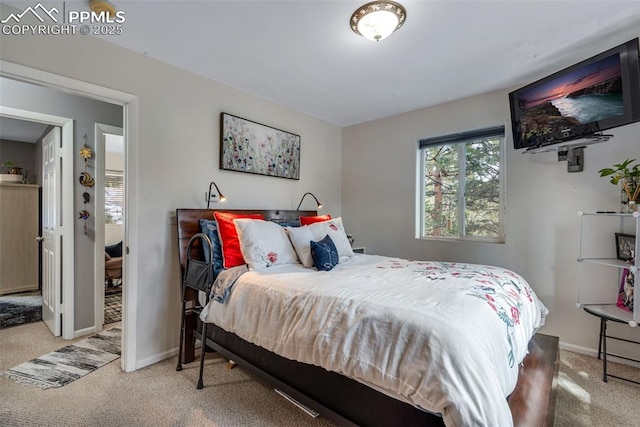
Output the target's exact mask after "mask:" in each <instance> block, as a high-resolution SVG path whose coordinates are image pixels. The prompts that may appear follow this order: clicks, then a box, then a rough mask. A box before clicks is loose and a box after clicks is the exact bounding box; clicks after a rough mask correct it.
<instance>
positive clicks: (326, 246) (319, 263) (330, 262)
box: [310, 234, 339, 271]
mask: <svg viewBox="0 0 640 427" xmlns="http://www.w3.org/2000/svg"><path fill="white" fill-rule="evenodd" d="M310 246H311V257H312V258H313V264H314V265H315V266H316V268H317V269H318V271H329V270H332V269H333V267H335V266H336V265H338V259H339V257H338V251H337V250H336V245H334V244H333V240H331V237H329V235H328V234H327V235H326V236H325V237H324V239H322V240H320V241H319V242H314V241H311V242H310Z"/></svg>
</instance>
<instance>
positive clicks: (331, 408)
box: [177, 209, 559, 427]
mask: <svg viewBox="0 0 640 427" xmlns="http://www.w3.org/2000/svg"><path fill="white" fill-rule="evenodd" d="M218 211H221V212H234V213H261V214H263V215H264V217H265V219H266V220H271V221H275V222H291V221H295V220H297V219H298V217H299V216H301V215H304V216H309V215H316V214H317V213H316V211H291V210H229V209H219V210H218ZM213 212H214V211H213V210H207V209H178V210H177V225H178V247H179V249H180V266H181V271H182V273H184V268H185V263H186V249H187V245H188V244H189V240H190V239H191V237H192V236H193V235H194V234H196V233H198V232H200V227H199V223H198V221H199V220H200V219H212V218H213ZM195 250H196V252H197V251H198V249H197V248H195ZM192 256H193V252H192ZM181 277H182V276H181ZM188 290H189V289H188ZM191 291H193V290H191ZM187 299H188V300H189V301H192V302H193V305H196V304H197V303H196V301H197V295H196V293H195V292H191V293H189V292H188V293H187ZM186 319H187V321H186V324H185V340H184V341H185V342H184V347H183V348H182V349H181V351H183V355H184V357H183V360H184V361H185V362H192V361H194V360H195V341H196V338H197V339H201V333H200V332H199V331H201V330H202V328H201V324H200V323H201V322H200V320H199V319H198V316H197V313H196V312H195V311H192V312H189V311H188V312H187V315H186ZM205 342H206V346H207V347H208V348H210V349H212V350H215V351H217V352H218V353H220V354H221V355H223V356H224V357H225V358H228V359H230V360H233V361H234V362H235V363H237V364H238V365H240V366H242V367H244V368H246V369H248V370H249V371H251V372H253V373H254V374H256V375H258V376H259V377H261V378H262V379H264V380H266V381H267V382H269V383H271V384H272V385H273V386H274V387H275V388H276V389H277V390H279V391H280V392H283V393H285V394H286V395H288V397H290V398H292V399H293V400H294V401H297V403H299V404H302V405H303V406H304V407H306V409H307V410H311V412H315V413H317V414H319V415H321V416H323V417H325V418H327V419H330V420H332V421H334V422H335V423H337V424H338V425H341V426H374V425H380V426H392V425H421V426H443V425H444V423H443V420H442V418H441V417H440V416H437V415H433V414H430V413H428V412H425V411H422V410H420V409H418V408H415V407H414V406H411V405H409V404H407V403H405V402H401V401H399V400H396V399H393V398H391V397H389V396H387V395H385V394H383V393H381V392H378V391H376V390H373V389H372V388H369V387H367V386H365V385H363V384H361V383H359V382H357V381H355V380H352V379H350V378H347V377H345V376H342V375H340V374H337V373H335V372H329V371H327V370H325V369H324V368H321V367H318V366H313V365H309V364H305V363H300V362H296V361H293V360H289V359H286V358H284V357H281V356H278V355H277V354H275V353H273V352H270V351H268V350H265V349H264V348H262V347H259V346H256V345H254V344H252V343H250V342H247V341H245V340H243V339H242V338H240V337H238V336H237V335H235V334H232V333H229V332H227V331H225V330H223V329H222V328H220V327H218V326H217V325H214V324H210V325H209V327H208V328H207V336H206V339H205ZM558 358H559V350H558V338H557V337H553V336H549V335H543V334H536V335H535V336H534V338H533V339H532V340H531V342H530V343H529V354H528V355H527V357H526V358H525V359H524V361H523V366H521V368H520V372H519V376H518V383H517V386H516V389H515V390H514V392H513V393H512V394H511V395H510V396H509V398H508V399H507V400H508V402H509V406H510V408H511V413H512V414H513V419H514V425H515V426H525V425H526V426H549V427H550V426H553V419H554V413H555V400H556V385H557V377H558V366H559V363H558V362H559V360H558Z"/></svg>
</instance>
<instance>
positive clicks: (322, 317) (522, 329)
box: [178, 209, 557, 426]
mask: <svg viewBox="0 0 640 427" xmlns="http://www.w3.org/2000/svg"><path fill="white" fill-rule="evenodd" d="M225 212H228V211H225ZM234 212H241V213H245V214H246V213H261V214H263V215H264V217H265V219H266V220H268V221H275V222H285V223H287V222H291V221H293V220H295V219H297V217H298V216H301V215H303V216H304V215H315V212H314V211H303V212H300V211H234ZM212 215H213V212H212V211H207V210H181V209H179V210H178V233H179V235H178V237H179V241H180V242H181V243H180V247H181V251H180V252H181V257H182V255H183V252H184V250H183V248H184V247H185V242H186V241H187V239H188V238H190V236H192V235H193V234H195V233H196V232H198V231H199V227H198V226H194V223H196V224H197V222H198V220H199V219H202V218H211V217H212ZM301 258H302V257H301ZM181 263H182V265H183V266H184V259H181ZM362 278H366V280H364V281H363V280H362ZM426 288H431V290H429V291H428V292H427V291H426V290H425V289H426ZM456 288H457V290H456V291H455V292H454V291H453V290H455V289H456ZM502 288H504V289H502ZM501 289H502V290H503V291H504V292H502V291H501ZM456 301H457V302H456ZM318 307H321V308H322V309H321V310H315V308H318ZM451 307H457V308H455V309H454V310H453V311H451ZM311 308H314V309H313V310H312V309H311ZM476 313H483V314H482V315H479V314H477V315H476ZM283 314H285V315H283ZM545 314H546V309H545V308H544V306H542V304H540V303H539V301H538V300H537V298H536V296H535V294H533V292H532V291H531V290H530V288H529V287H528V285H527V284H526V282H524V281H523V279H522V278H521V277H520V276H518V275H517V274H515V273H513V272H510V271H508V270H504V269H499V268H496V267H490V266H477V265H469V264H452V263H438V262H426V261H408V260H401V259H397V258H388V257H378V256H368V255H354V256H352V257H348V258H341V261H340V262H339V263H338V265H337V266H336V267H335V268H334V269H332V270H331V271H328V272H318V271H315V270H312V269H308V268H305V267H303V266H302V265H299V264H284V265H274V266H273V268H269V269H258V270H256V271H249V272H246V273H244V274H241V275H240V276H239V278H238V279H237V281H236V282H235V284H234V286H233V292H232V293H231V294H230V296H229V298H228V300H227V301H225V303H224V304H221V303H219V302H216V301H212V302H210V303H209V304H208V305H207V307H205V308H204V310H203V311H202V313H201V316H200V317H201V318H202V319H204V320H205V321H206V322H207V324H209V328H208V329H209V331H210V333H207V337H206V343H207V346H208V347H210V348H212V349H214V350H216V351H218V352H220V353H221V354H223V355H224V356H225V357H228V358H230V359H233V360H234V361H235V362H237V363H239V364H240V365H244V366H246V367H247V368H248V369H250V370H252V371H253V372H255V373H257V374H258V375H260V376H262V377H263V378H266V379H267V380H269V381H271V382H272V383H273V384H274V386H275V387H276V388H277V389H279V390H282V391H283V392H285V393H286V394H288V395H290V396H291V397H293V398H294V399H296V400H297V401H298V402H300V403H302V404H303V405H305V406H307V407H309V408H311V409H313V410H314V411H316V412H318V413H320V414H322V415H323V416H325V417H327V418H329V419H332V420H333V421H336V422H337V423H338V424H340V425H448V426H449V425H509V424H510V421H511V419H513V420H516V415H515V412H517V410H518V409H517V408H515V412H514V405H512V404H511V403H512V402H515V401H517V400H520V401H521V402H522V403H523V404H524V406H527V407H530V406H531V405H538V408H537V412H539V417H538V418H542V419H543V420H545V421H546V422H548V421H549V420H550V417H551V419H552V416H553V414H552V413H553V400H554V398H555V395H554V378H555V377H556V374H557V339H555V340H554V339H553V338H554V337H548V338H547V337H545V336H542V335H540V334H538V335H536V337H535V339H534V340H531V342H530V338H531V337H532V336H533V334H534V332H535V331H536V330H537V329H538V328H539V327H540V326H541V325H542V323H543V321H544V316H545ZM398 319H400V321H398ZM196 322H197V319H192V321H191V322H190V329H191V330H193V334H192V336H196V335H197V330H198V328H197V326H196ZM300 325H303V327H301V326H300ZM341 326H344V327H341ZM187 335H188V334H187ZM187 341H193V339H190V340H187ZM554 347H555V351H554ZM372 348H374V349H375V350H376V351H371V349H372ZM527 350H528V351H529V353H530V354H529V356H527ZM190 351H191V350H190V349H189V352H190ZM532 355H533V356H532ZM525 356H527V358H529V359H532V360H533V359H534V358H535V357H538V358H539V359H540V361H542V362H545V361H546V363H542V365H543V366H544V367H545V369H546V370H545V372H546V377H545V378H546V380H545V381H542V382H543V383H544V384H546V385H542V386H540V387H542V388H543V389H544V388H545V387H547V388H548V391H547V393H546V394H544V396H545V397H543V398H542V399H541V400H542V403H541V404H538V403H533V401H532V400H531V398H532V397H533V396H528V395H527V394H533V393H531V387H532V385H531V384H530V383H529V384H528V385H529V388H528V389H527V390H519V387H516V385H518V386H520V385H522V383H523V382H524V383H526V382H527V380H526V379H525V380H523V378H522V374H523V371H524V369H520V370H519V369H518V365H519V364H520V362H521V361H522V360H523V359H524V358H525ZM536 363H537V362H534V363H531V364H532V365H536ZM527 364H528V363H527V360H525V366H527ZM536 366H537V365H536ZM532 370H533V369H532ZM540 378H541V377H540V376H539V375H538V379H540ZM538 382H540V381H538ZM526 385H527V384H525V386H526ZM540 387H538V388H540ZM525 388H527V387H525ZM507 396H509V400H508V401H507V399H506V397H507ZM545 400H546V401H545ZM521 406H522V405H521ZM365 408H366V409H365ZM534 412H536V411H535V410H534ZM540 414H541V416H540ZM550 414H551V415H550ZM515 423H516V424H518V422H517V421H515Z"/></svg>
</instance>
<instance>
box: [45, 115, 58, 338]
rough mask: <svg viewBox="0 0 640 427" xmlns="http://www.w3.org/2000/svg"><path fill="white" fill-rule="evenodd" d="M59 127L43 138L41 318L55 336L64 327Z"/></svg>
mask: <svg viewBox="0 0 640 427" xmlns="http://www.w3.org/2000/svg"><path fill="white" fill-rule="evenodd" d="M60 150H61V148H60V128H59V127H55V128H53V129H52V130H51V131H50V132H49V133H48V134H47V135H46V136H45V137H44V139H43V140H42V237H41V238H42V320H44V322H45V323H46V324H47V326H48V327H49V329H50V330H51V332H52V333H53V335H54V336H56V337H59V336H60V335H61V329H62V283H61V280H60V274H59V273H60V271H61V265H60V256H61V253H60V252H61V248H60V247H59V243H60V242H61V240H62V239H61V237H62V230H61V227H60V220H61V217H60V212H59V210H58V209H59V206H61V203H60V200H59V198H60V183H59V176H60V170H59V168H60V167H61V164H60V163H61V160H62V159H61V157H60Z"/></svg>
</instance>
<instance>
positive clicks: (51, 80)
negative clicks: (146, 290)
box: [0, 59, 138, 372]
mask: <svg viewBox="0 0 640 427" xmlns="http://www.w3.org/2000/svg"><path fill="white" fill-rule="evenodd" d="M0 77H6V78H10V79H14V80H17V81H22V82H29V83H34V84H37V85H39V86H41V87H47V88H54V89H58V90H62V91H64V92H65V93H69V94H74V95H78V96H81V97H86V98H87V99H93V100H100V101H104V102H109V103H112V104H115V105H119V106H121V107H122V116H123V119H124V126H123V127H124V134H125V141H126V147H127V151H126V153H125V156H126V158H127V162H126V164H127V165H129V166H125V167H126V168H128V169H127V170H126V173H127V177H128V180H127V181H128V182H133V183H135V182H137V170H136V168H135V167H134V166H131V165H136V164H137V162H138V153H137V150H136V149H135V147H136V146H137V123H138V98H137V97H136V96H134V95H131V94H127V93H125V92H121V91H118V90H114V89H109V88H105V87H102V86H98V85H95V84H92V83H87V82H83V81H79V80H75V79H71V78H68V77H64V76H60V75H56V74H52V73H49V72H45V71H41V70H36V69H34V68H30V67H26V66H23V65H19V64H15V63H11V62H8V61H5V60H1V59H0ZM0 110H2V106H0ZM0 112H2V111H0ZM65 127H66V124H65V125H64V126H63V140H64V134H65ZM70 129H71V130H73V122H71V123H70ZM72 156H73V152H71V154H70V157H69V158H73V157H72ZM65 173H70V175H69V180H70V181H69V182H73V181H74V179H73V176H72V174H73V168H66V169H65ZM125 186H126V189H127V199H129V200H136V196H137V187H136V186H129V185H127V184H125ZM65 194H66V196H67V197H69V198H72V197H73V194H72V192H66V193H63V197H65ZM64 205H65V206H73V200H72V199H70V203H69V204H64ZM127 206H128V208H127V218H128V219H127V221H129V222H131V221H133V222H135V221H136V218H137V211H138V210H137V207H136V206H135V204H133V205H132V204H131V203H127ZM63 215H69V216H70V218H71V219H72V220H73V219H75V218H74V215H75V212H74V210H73V209H69V208H67V209H65V210H64V211H63ZM65 243H66V244H71V245H73V239H65ZM137 243H138V235H137V233H136V232H135V230H130V229H129V227H127V229H126V230H125V246H130V245H133V246H134V247H136V245H137ZM70 253H73V251H71V252H70ZM126 258H127V261H129V262H127V263H126V264H125V265H126V266H125V267H124V269H123V279H124V281H125V283H127V284H128V286H127V287H126V288H125V292H124V295H123V320H122V329H123V342H122V344H123V345H122V358H121V366H122V368H123V369H124V370H125V371H127V372H129V371H134V370H135V369H136V368H137V366H136V362H137V358H136V332H137V331H136V324H137V313H136V307H137V305H138V302H137V299H138V298H137V292H136V282H135V281H129V280H127V277H128V276H131V277H133V278H135V277H137V276H138V267H137V258H138V255H137V253H136V252H135V251H133V252H132V253H127V254H126ZM69 259H71V262H72V261H73V257H66V260H67V261H68V260H69ZM69 273H70V275H69V277H64V274H63V283H64V285H63V292H64V291H65V289H64V287H65V286H73V285H74V276H73V270H72V269H70V270H69ZM66 279H68V280H66ZM72 290H73V289H72ZM91 294H92V295H93V289H91ZM66 303H68V304H69V305H70V306H71V307H70V310H69V311H70V313H69V314H70V315H66V316H65V318H64V321H63V335H64V332H65V331H66V330H67V329H68V330H70V331H72V332H73V331H74V316H73V308H74V307H73V301H72V300H71V301H69V299H67V300H66ZM65 308H66V306H65ZM92 308H93V307H92ZM68 326H70V327H68ZM69 338H73V337H69Z"/></svg>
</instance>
